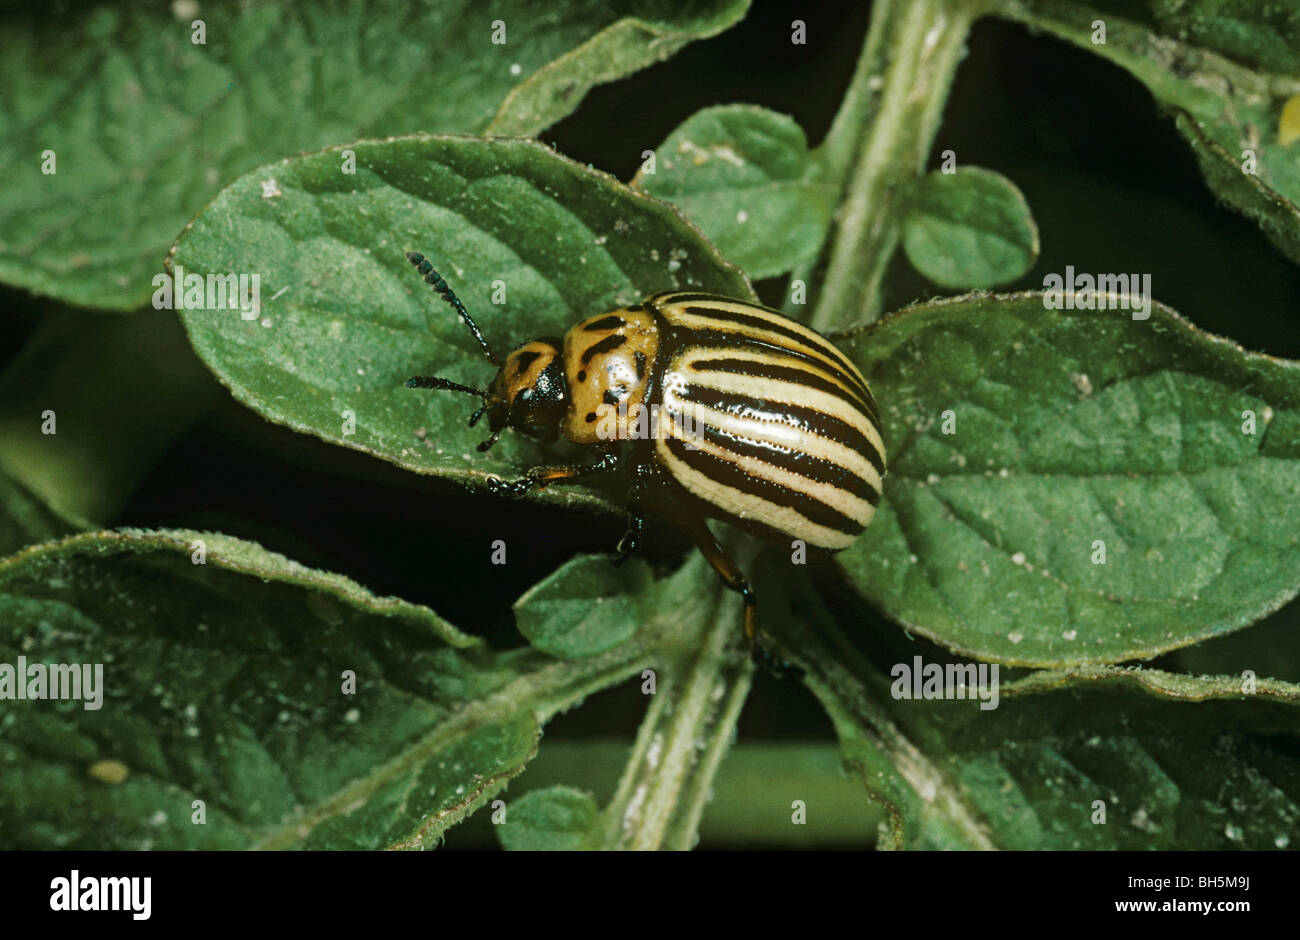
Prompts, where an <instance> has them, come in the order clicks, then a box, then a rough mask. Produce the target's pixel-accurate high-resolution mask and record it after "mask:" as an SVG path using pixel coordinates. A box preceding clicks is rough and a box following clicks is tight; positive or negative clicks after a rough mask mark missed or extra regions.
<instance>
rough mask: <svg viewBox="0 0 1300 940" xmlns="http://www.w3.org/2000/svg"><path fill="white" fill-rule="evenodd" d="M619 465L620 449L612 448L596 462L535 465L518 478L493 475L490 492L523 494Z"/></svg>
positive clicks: (490, 481)
mask: <svg viewBox="0 0 1300 940" xmlns="http://www.w3.org/2000/svg"><path fill="white" fill-rule="evenodd" d="M617 466H618V451H617V450H614V449H613V448H610V449H609V450H607V451H604V452H603V453H602V454H601V455H600V459H599V460H597V461H596V462H595V463H587V464H560V465H558V466H554V467H533V468H532V469H531V470H529V471H528V472H527V473H526V474H524V476H522V477H520V478H519V479H518V480H502V479H501V478H500V477H492V478H491V479H489V480H488V492H489V493H495V494H503V495H506V496H523V495H524V494H525V493H527V492H528V491H529V490H530V489H532V488H533V487H534V486H538V487H545V486H547V485H548V484H550V483H567V482H569V481H571V480H577V479H579V478H580V477H586V476H591V475H592V474H593V473H604V472H605V471H606V470H613V469H614V468H615V467H617Z"/></svg>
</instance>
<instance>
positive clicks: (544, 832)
mask: <svg viewBox="0 0 1300 940" xmlns="http://www.w3.org/2000/svg"><path fill="white" fill-rule="evenodd" d="M599 823H600V810H599V809H598V808H597V807H596V801H595V800H593V799H592V798H591V796H590V794H587V793H584V792H583V791H581V790H575V789H574V788H573V787H566V786H554V787H548V788H547V789H545V790H532V791H530V792H528V793H525V794H524V795H523V796H522V797H520V798H519V799H517V800H511V801H510V802H509V803H508V804H507V805H506V820H505V822H504V823H501V824H500V825H498V826H497V836H498V837H499V838H500V839H501V845H502V847H504V848H506V849H508V850H510V851H512V852H568V851H573V850H575V849H584V848H589V847H590V845H591V842H592V840H593V839H594V837H595V834H596V828H597V826H598V825H599Z"/></svg>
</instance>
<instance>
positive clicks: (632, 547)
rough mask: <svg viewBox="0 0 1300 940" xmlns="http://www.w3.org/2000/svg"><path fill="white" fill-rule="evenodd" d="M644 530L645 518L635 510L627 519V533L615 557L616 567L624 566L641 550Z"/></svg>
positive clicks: (619, 541)
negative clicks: (624, 563)
mask: <svg viewBox="0 0 1300 940" xmlns="http://www.w3.org/2000/svg"><path fill="white" fill-rule="evenodd" d="M644 529H645V516H643V515H641V513H639V512H637V511H635V510H633V511H632V512H631V513H630V514H629V515H628V517H627V531H626V532H624V533H623V537H622V538H621V539H619V540H618V546H617V551H618V554H617V555H615V556H614V564H615V565H616V566H617V565H621V564H623V562H625V561H627V560H628V559H629V558H631V557H632V556H633V555H635V554H636V553H637V552H639V551H640V550H641V533H642V531H644Z"/></svg>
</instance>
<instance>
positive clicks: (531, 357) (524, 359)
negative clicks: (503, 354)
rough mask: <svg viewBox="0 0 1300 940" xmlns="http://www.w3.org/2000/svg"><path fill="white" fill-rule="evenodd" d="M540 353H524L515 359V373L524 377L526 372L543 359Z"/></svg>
mask: <svg viewBox="0 0 1300 940" xmlns="http://www.w3.org/2000/svg"><path fill="white" fill-rule="evenodd" d="M541 355H542V354H541V353H539V352H523V353H520V354H519V355H518V356H516V357H515V373H516V374H518V375H523V373H524V370H525V369H527V368H528V367H529V366H531V365H532V364H533V363H534V362H536V361H537V360H538V358H540V357H541Z"/></svg>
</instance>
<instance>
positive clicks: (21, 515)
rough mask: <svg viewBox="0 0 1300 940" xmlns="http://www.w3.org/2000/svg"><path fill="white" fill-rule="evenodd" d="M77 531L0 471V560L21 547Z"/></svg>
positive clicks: (32, 494)
mask: <svg viewBox="0 0 1300 940" xmlns="http://www.w3.org/2000/svg"><path fill="white" fill-rule="evenodd" d="M77 528H79V526H77V525H74V524H73V523H71V522H69V521H68V520H66V519H64V518H62V517H61V516H60V515H59V514H58V513H56V512H54V510H52V509H50V507H49V506H48V505H46V504H45V502H44V501H43V500H41V499H39V498H38V497H37V496H36V495H35V494H34V493H32V492H30V491H29V490H28V489H27V488H26V487H24V486H23V485H22V484H20V483H18V482H17V481H16V480H14V479H12V478H11V477H10V476H9V474H7V473H4V472H2V471H0V558H3V557H4V556H5V555H11V554H13V553H14V552H16V551H18V549H20V548H22V547H23V546H25V545H31V544H34V543H36V542H46V541H49V540H50V539H56V538H58V537H59V536H61V535H67V534H68V533H69V532H72V531H74V530H76V529H77Z"/></svg>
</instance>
